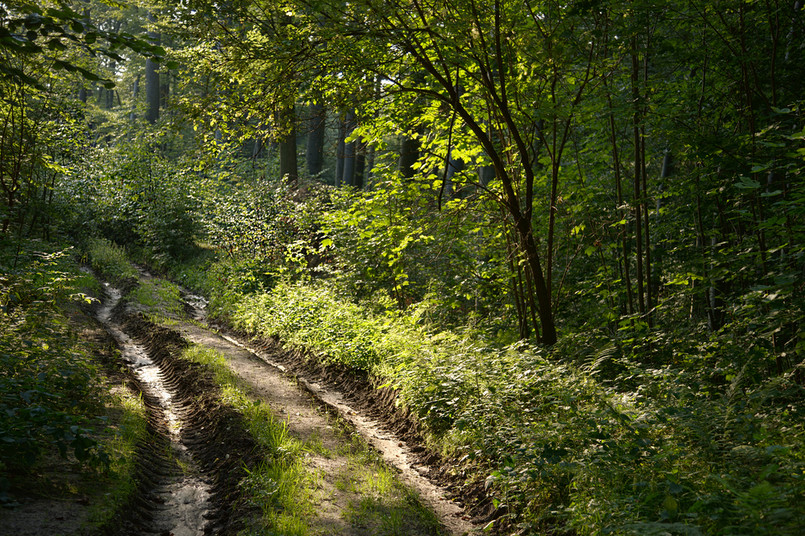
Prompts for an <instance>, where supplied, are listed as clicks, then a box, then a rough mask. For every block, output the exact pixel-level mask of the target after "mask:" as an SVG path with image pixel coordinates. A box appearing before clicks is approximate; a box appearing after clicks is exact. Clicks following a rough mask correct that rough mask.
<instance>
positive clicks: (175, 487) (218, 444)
mask: <svg viewBox="0 0 805 536" xmlns="http://www.w3.org/2000/svg"><path fill="white" fill-rule="evenodd" d="M105 287H106V288H105V290H106V295H107V297H106V299H105V300H104V302H103V305H102V307H101V308H100V309H99V310H98V313H97V317H98V320H100V321H101V323H102V324H103V325H104V327H105V328H106V329H107V331H108V332H109V333H110V334H111V335H112V336H113V337H114V339H115V340H116V341H117V343H118V346H119V347H120V350H121V357H122V359H123V361H124V362H125V364H126V365H127V366H128V367H129V368H130V369H131V370H132V371H133V373H134V376H135V378H136V381H135V384H136V388H137V389H138V390H139V391H140V393H141V394H142V398H143V401H144V403H145V406H146V408H147V412H148V426H147V433H148V438H147V440H146V441H144V442H143V443H142V444H141V445H140V447H139V449H138V450H139V452H138V467H137V480H138V481H139V489H138V492H137V494H136V495H135V497H134V501H133V504H131V505H130V507H129V508H127V509H126V511H124V512H121V515H120V517H119V519H118V523H117V526H116V527H109V530H113V532H114V533H116V534H120V535H129V534H131V535H134V534H159V535H172V536H198V535H202V534H207V533H219V532H223V533H235V532H236V531H237V530H238V529H239V528H241V525H240V523H239V517H238V516H233V515H232V506H233V504H232V501H233V500H232V497H234V496H235V494H236V493H235V492H236V488H237V483H238V480H239V478H240V477H241V476H242V474H243V467H248V461H249V457H250V453H251V451H252V450H253V449H254V445H253V444H252V443H251V441H250V439H249V436H248V434H247V432H246V431H245V429H244V428H243V426H242V425H241V423H240V419H239V416H238V415H237V414H235V413H234V412H233V411H231V410H230V409H229V408H227V407H225V406H223V405H221V404H220V403H219V402H218V401H217V398H216V391H217V388H216V386H215V385H214V383H213V382H212V380H211V378H210V377H209V374H205V371H203V370H199V368H198V367H193V366H192V364H191V363H188V362H186V361H184V360H180V359H177V354H178V352H179V351H180V350H181V348H182V347H183V346H185V345H186V342H185V341H184V340H183V339H181V337H179V336H178V335H177V334H176V333H175V332H173V331H171V330H168V329H165V328H160V327H159V326H156V325H154V324H151V323H149V322H147V321H145V320H143V319H142V318H141V317H139V316H137V315H134V314H131V313H129V312H126V311H125V309H124V308H123V307H121V306H120V298H121V295H122V293H121V291H119V290H118V289H115V288H113V287H111V286H109V285H105ZM223 428H225V430H226V431H225V432H224V433H223V434H222V433H221V429H223ZM222 435H225V436H226V441H221V439H222V437H221V436H222ZM236 459H237V460H239V461H237V462H236V461H235V460H236Z"/></svg>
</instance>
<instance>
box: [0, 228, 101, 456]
mask: <svg viewBox="0 0 805 536" xmlns="http://www.w3.org/2000/svg"><path fill="white" fill-rule="evenodd" d="M48 247H49V246H48V245H47V244H43V243H37V242H31V243H27V244H24V249H23V253H22V257H23V258H21V255H20V254H19V252H16V253H15V255H14V256H13V258H11V256H10V255H8V251H6V250H3V251H2V255H0V266H2V273H3V274H5V275H4V276H3V277H2V278H0V435H1V436H2V437H0V462H2V464H3V465H4V466H5V467H7V468H10V469H12V470H15V471H25V470H27V469H29V468H30V467H31V466H32V465H33V464H34V463H35V462H36V460H37V459H38V457H39V456H40V455H41V454H42V453H43V452H46V451H51V450H55V451H57V452H58V453H60V454H61V455H62V456H67V455H68V454H72V455H73V456H75V458H76V459H77V460H79V461H81V462H87V463H90V464H94V465H98V464H105V463H107V462H108V457H107V455H106V453H105V452H103V451H102V450H101V449H100V448H99V445H98V443H97V442H96V440H95V439H94V438H93V428H92V427H93V426H94V425H95V424H98V423H97V422H96V421H95V418H94V417H93V416H94V415H97V414H98V412H99V411H100V409H101V407H102V405H101V404H102V400H103V396H102V395H101V391H100V388H101V385H100V381H99V378H100V374H99V372H98V369H97V366H96V365H94V364H93V361H92V359H91V358H90V356H89V355H88V354H87V350H86V349H85V348H84V347H83V345H81V344H79V339H78V336H77V334H76V333H75V332H74V331H73V330H72V328H71V326H70V323H69V319H68V316H67V312H66V311H65V310H64V309H62V308H61V307H63V306H64V305H65V304H66V303H68V302H69V301H70V300H71V299H76V298H78V299H85V295H83V294H81V293H80V292H78V291H79V290H80V287H79V285H84V284H86V283H87V280H86V276H80V275H78V269H77V266H76V265H75V264H74V263H73V262H72V260H71V259H70V258H69V256H68V255H67V254H66V251H52V250H48V249H47V248H48ZM43 250H44V251H43Z"/></svg>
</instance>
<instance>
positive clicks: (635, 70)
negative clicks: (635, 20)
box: [631, 37, 646, 314]
mask: <svg viewBox="0 0 805 536" xmlns="http://www.w3.org/2000/svg"><path fill="white" fill-rule="evenodd" d="M631 52H632V99H633V101H634V113H633V116H632V131H633V134H634V181H633V185H634V201H633V207H632V210H633V213H634V218H635V245H636V247H637V251H636V258H637V304H638V308H639V311H640V313H641V314H645V313H646V301H645V292H644V273H643V216H642V212H643V211H642V209H641V206H642V205H641V202H642V193H641V191H640V189H641V188H640V186H641V184H642V181H641V170H642V169H643V162H642V154H643V150H642V136H641V134H640V121H641V117H640V88H639V85H638V84H639V83H640V66H639V58H638V56H637V37H632V51H631Z"/></svg>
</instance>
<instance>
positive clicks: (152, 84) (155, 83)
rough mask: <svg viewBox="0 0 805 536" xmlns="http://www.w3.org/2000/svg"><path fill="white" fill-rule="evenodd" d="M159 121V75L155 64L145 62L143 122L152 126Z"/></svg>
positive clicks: (148, 61) (149, 61) (148, 60)
mask: <svg viewBox="0 0 805 536" xmlns="http://www.w3.org/2000/svg"><path fill="white" fill-rule="evenodd" d="M157 119H159V73H158V72H157V64H156V62H154V61H152V60H151V59H147V60H145V120H146V121H148V122H149V123H151V124H154V123H156V122H157Z"/></svg>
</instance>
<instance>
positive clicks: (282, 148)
mask: <svg viewBox="0 0 805 536" xmlns="http://www.w3.org/2000/svg"><path fill="white" fill-rule="evenodd" d="M280 114H281V118H280V125H281V128H282V130H283V132H284V134H283V136H282V138H281V139H280V140H278V141H279V152H280V177H282V178H283V180H285V181H286V182H287V183H288V184H291V185H295V184H296V183H297V181H298V179H299V169H298V164H297V160H296V110H295V109H294V105H293V104H291V105H289V106H288V107H287V108H285V109H284V110H282V111H281V112H280Z"/></svg>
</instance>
